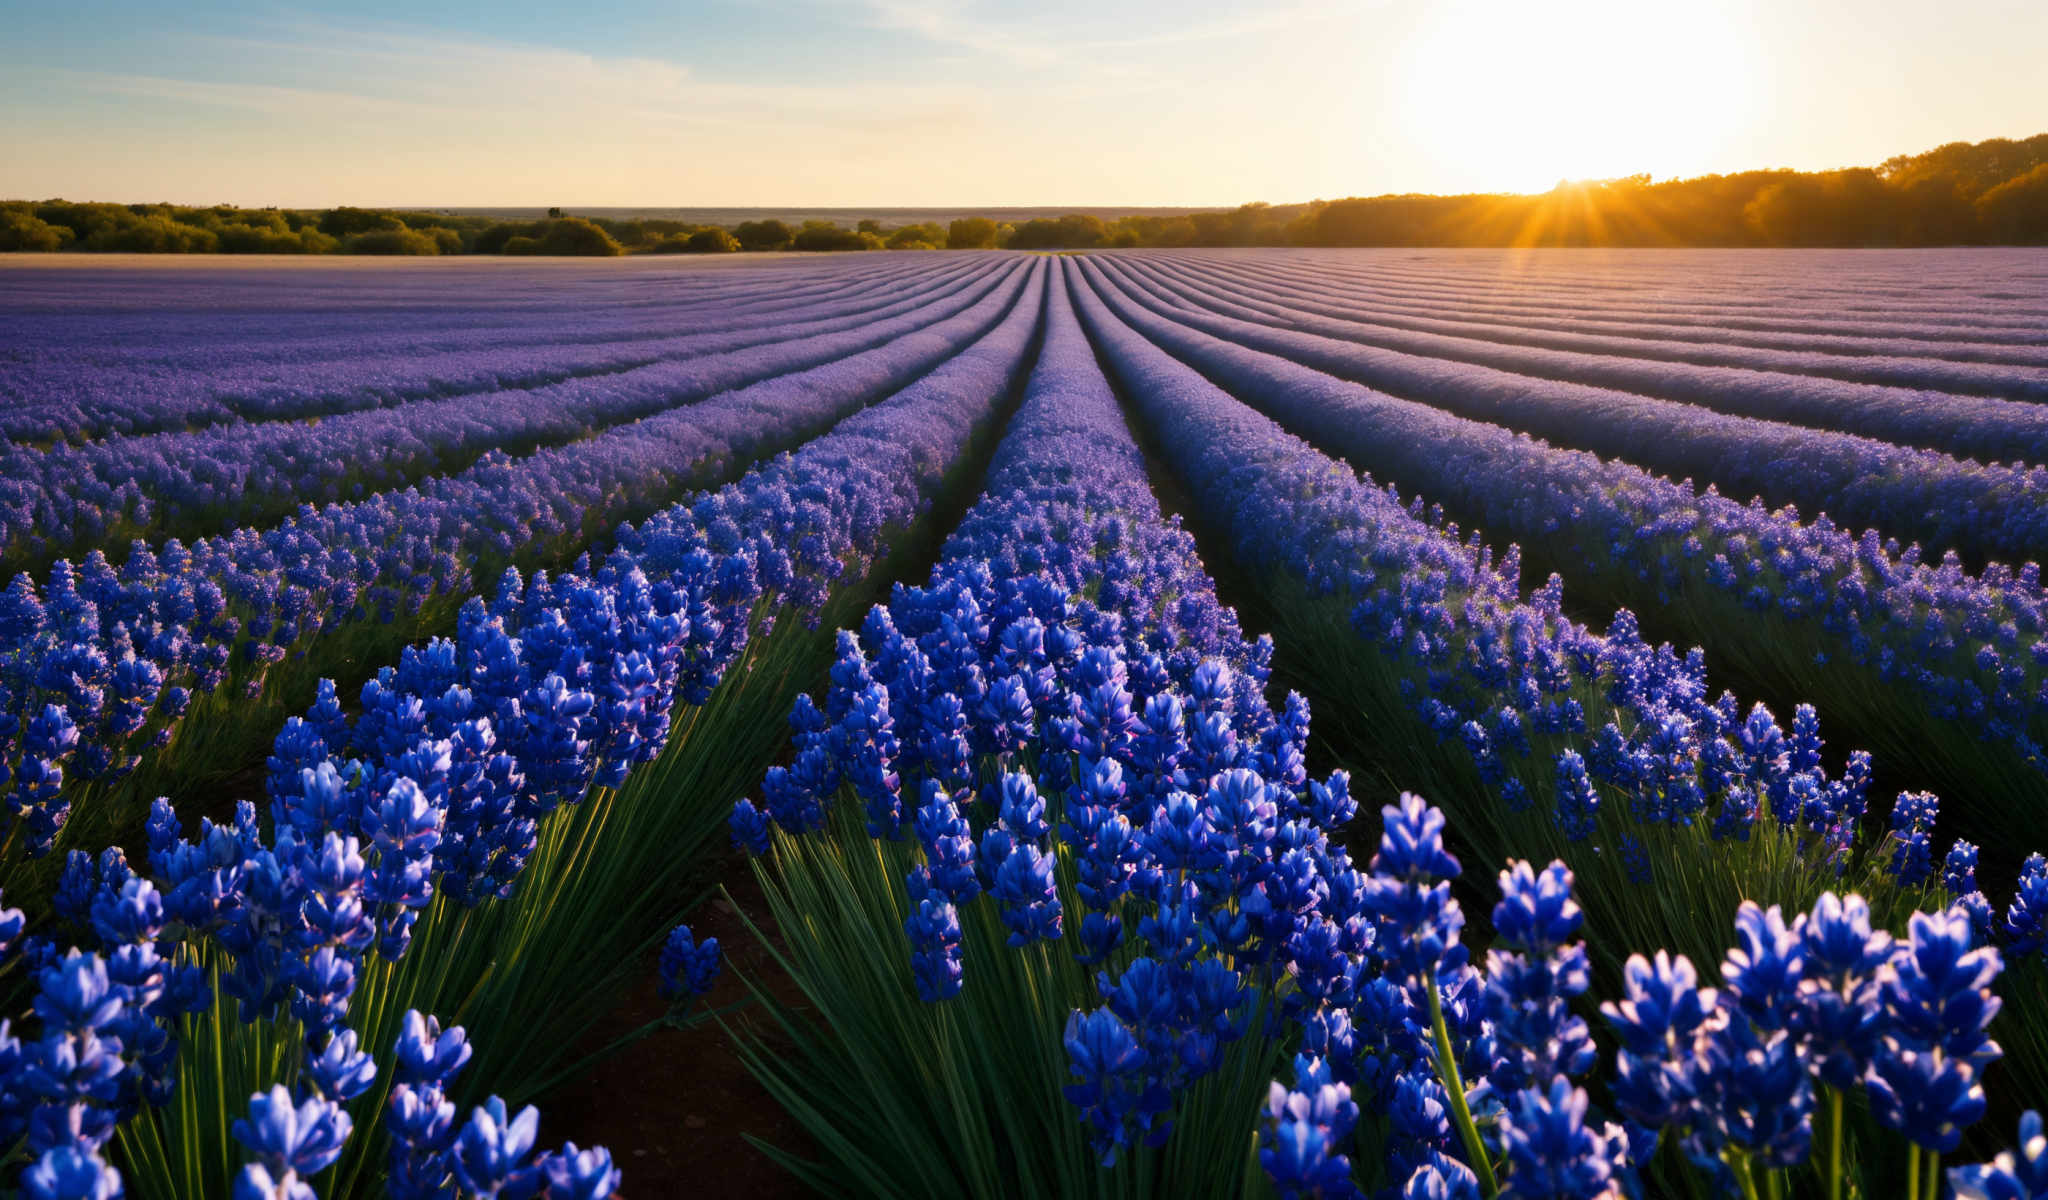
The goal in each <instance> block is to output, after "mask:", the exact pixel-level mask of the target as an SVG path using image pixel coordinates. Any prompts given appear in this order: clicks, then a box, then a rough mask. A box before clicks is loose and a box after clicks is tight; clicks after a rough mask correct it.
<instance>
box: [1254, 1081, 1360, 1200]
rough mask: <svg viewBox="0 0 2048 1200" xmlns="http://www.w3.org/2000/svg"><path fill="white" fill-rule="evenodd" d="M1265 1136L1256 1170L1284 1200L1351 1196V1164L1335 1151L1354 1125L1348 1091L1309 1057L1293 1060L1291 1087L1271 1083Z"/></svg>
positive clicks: (1353, 1193)
mask: <svg viewBox="0 0 2048 1200" xmlns="http://www.w3.org/2000/svg"><path fill="white" fill-rule="evenodd" d="M1266 1120H1267V1122H1268V1124H1267V1131H1266V1133H1267V1136H1266V1138H1265V1143H1264V1145H1262V1146H1261V1148H1260V1150H1259V1164H1260V1165H1261V1166H1263V1167H1264V1168H1265V1169H1266V1176H1267V1178H1269V1179H1271V1180H1272V1182H1273V1186H1274V1188H1275V1189H1276V1190H1277V1191H1278V1192H1279V1193H1280V1195H1281V1196H1283V1197H1286V1198H1288V1200H1295V1198H1300V1200H1309V1198H1318V1200H1335V1198H1337V1197H1347V1196H1356V1195H1358V1194H1359V1193H1358V1191H1357V1189H1356V1187H1355V1186H1354V1185H1353V1184H1352V1182H1351V1161H1350V1160H1349V1159H1348V1158H1346V1157H1345V1156H1344V1155H1343V1154H1342V1153H1340V1152H1339V1151H1340V1148H1341V1147H1342V1146H1343V1145H1344V1142H1345V1140H1346V1139H1347V1138H1349V1137H1350V1136H1351V1130H1352V1127H1353V1126H1355V1125H1356V1124H1357V1123H1358V1105H1356V1104H1354V1103H1353V1102H1352V1100H1351V1089H1350V1088H1349V1087H1347V1086H1345V1085H1344V1084H1342V1083H1339V1082H1336V1081H1335V1080H1333V1079H1332V1078H1331V1077H1330V1068H1329V1064H1328V1063H1327V1062H1326V1061H1324V1060H1322V1059H1318V1058H1315V1057H1313V1056H1310V1055H1299V1056H1297V1057H1296V1058H1295V1060H1294V1087H1293V1088H1291V1089H1290V1088H1288V1087H1286V1086H1285V1085H1283V1084H1280V1083H1274V1084H1273V1085H1272V1088H1271V1091H1270V1092H1269V1094H1268V1097H1267V1101H1266Z"/></svg>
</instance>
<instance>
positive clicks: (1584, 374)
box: [1163, 264, 2048, 463]
mask: <svg viewBox="0 0 2048 1200" xmlns="http://www.w3.org/2000/svg"><path fill="white" fill-rule="evenodd" d="M1163 273H1169V274H1170V277H1171V278H1172V279H1173V281H1174V282H1173V283H1172V284H1171V285H1170V286H1172V287H1174V288H1175V290H1179V291H1183V294H1186V295H1188V296H1190V297H1197V296H1199V297H1202V298H1204V299H1221V300H1226V301H1229V302H1232V303H1235V304H1238V305H1240V306H1243V307H1244V308H1248V309H1251V310H1252V311H1255V312H1259V313H1262V314H1265V315H1266V316H1268V317H1273V316H1279V317H1285V318H1287V319H1288V320H1289V321H1290V322H1293V321H1295V320H1297V319H1300V321H1301V326H1300V327H1302V328H1307V329H1311V330H1312V331H1314V332H1317V333H1321V334H1324V335H1326V336H1337V337H1343V338H1346V339H1347V340H1355V341H1363V342H1365V343H1366V344H1368V345H1374V346H1379V347H1382V348H1384V349H1388V350H1393V351H1397V352H1400V353H1405V354H1418V355H1424V356H1427V357H1431V358H1438V359H1444V360H1447V361H1453V362H1462V363H1469V364H1472V365H1474V366H1482V367H1491V368H1494V369H1497V370H1502V371H1509V372H1512V373H1514V374H1518V375H1526V376H1530V377H1532V378H1537V379H1556V380H1564V381H1569V382H1572V383H1577V384H1584V385H1587V386H1590V387H1597V388H1602V389H1607V390H1611V391H1616V392H1626V393H1631V394H1634V395H1639V396H1653V397H1656V398H1657V399H1660V400H1670V401H1676V402H1678V403H1682V404H1696V405H1699V406H1701V407H1703V408H1709V409H1713V410H1715V411H1718V412H1724V413H1729V414H1731V415H1735V416H1745V417H1759V418H1762V419H1764V420H1767V421H1785V422H1790V423H1793V424H1797V425H1810V426H1814V427H1816V428H1820V429H1836V430H1840V431H1842V432H1845V433H1851V434H1859V435H1862V436H1864V437H1870V438H1876V439H1878V440H1879V441H1886V442H1897V443H1899V444H1901V445H1907V446H1925V447H1927V448H1929V449H1934V450H1941V451H1945V452H1947V453H1949V454H1953V455H1956V456H1957V457H1961V458H1975V459H1979V460H1982V461H1986V462H2026V463H2044V462H2048V413H2043V412H2042V411H2041V409H2040V407H2039V406H2038V405H2037V404H2035V403H2032V402H2033V401H2038V400H2042V399H2048V369H2044V368H2043V367H2041V366H2006V365H1992V364H1985V363H1958V362H1949V361H1945V360H1943V359H1940V358H1937V357H1932V356H1929V357H1914V356H1903V355H1887V354H1882V353H1874V352H1873V351H1872V350H1871V349H1870V348H1865V349H1863V350H1862V351H1861V352H1860V353H1858V354H1855V355H1853V356H1852V355H1842V354H1812V353H1798V352H1788V351H1782V350H1757V349H1749V348H1743V347H1735V346H1714V347H1700V346H1685V347H1680V346H1674V345H1672V344H1669V343H1659V342H1644V341H1641V340H1638V339H1628V338H1607V337H1589V336H1586V335H1569V336H1566V335H1557V334H1550V335H1542V336H1541V337H1538V336H1537V335H1533V334H1530V333H1525V332H1522V331H1515V332H1513V333H1510V334H1508V335H1505V338H1504V339H1503V337H1502V336H1500V335H1492V334H1489V335H1488V336H1485V337H1474V336H1472V335H1471V334H1469V333H1465V332H1459V331H1456V329H1455V326H1451V327H1449V328H1428V329H1413V328H1410V326H1412V325H1414V324H1417V323H1416V322H1403V323H1402V325H1401V326H1399V327H1395V326H1390V325H1388V324H1387V323H1386V322H1385V321H1384V319H1382V318H1380V317H1377V316H1372V315H1370V314H1369V313H1366V312H1360V311H1359V310H1358V309H1357V308H1356V307H1355V305H1354V302H1353V301H1352V300H1350V299H1349V298H1347V297H1344V296H1341V295H1337V294H1332V293H1331V292H1330V291H1327V290H1325V289H1323V288H1321V287H1319V286H1316V287H1309V286H1304V285H1303V284H1302V283H1301V282H1300V281H1299V280H1298V279H1293V278H1276V277H1274V276H1272V275H1270V274H1267V273H1265V272H1263V271H1256V270H1254V269H1238V270H1229V269H1212V268H1209V267H1203V266H1193V265H1189V264H1173V265H1172V266H1171V267H1170V268H1168V271H1167V272H1163ZM1430 324H1432V325H1438V324H1446V325H1447V324H1448V323H1440V322H1432V323H1430ZM1538 341H1541V342H1544V343H1549V344H1543V345H1538V344H1534V343H1536V342H1538Z"/></svg>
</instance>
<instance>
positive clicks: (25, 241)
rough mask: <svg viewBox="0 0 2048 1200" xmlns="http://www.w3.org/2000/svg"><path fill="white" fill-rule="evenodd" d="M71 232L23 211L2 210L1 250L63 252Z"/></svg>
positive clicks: (0, 221) (0, 215)
mask: <svg viewBox="0 0 2048 1200" xmlns="http://www.w3.org/2000/svg"><path fill="white" fill-rule="evenodd" d="M71 238H72V233H71V230H70V229H69V228H68V227H66V226H63V225H52V224H50V223H49V222H48V221H44V220H41V219H39V218H38V217H37V216H36V215H35V214H34V213H31V212H27V211H25V210H22V209H15V208H6V209H0V250H7V251H12V250H62V249H63V248H64V247H65V245H66V244H67V243H69V242H70V241H71Z"/></svg>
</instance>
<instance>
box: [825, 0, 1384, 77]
mask: <svg viewBox="0 0 2048 1200" xmlns="http://www.w3.org/2000/svg"><path fill="white" fill-rule="evenodd" d="M852 3H853V4H854V5H855V6H856V7H857V8H858V9H860V10H861V11H863V12H864V14H865V17H866V20H867V23H868V24H870V25H872V26H873V27H875V28H879V29H885V30H890V31H894V32H899V33H908V34H913V35H915V36H918V37H921V38H924V39H926V40H928V41H931V42H935V43H938V44H941V45H947V46H953V47H956V48H958V49H962V50H966V51H969V52H971V53H975V54H980V55H985V56H989V57H993V58H997V59H1003V60H1006V61H1009V62H1012V63H1016V64H1019V65H1023V66H1034V67H1040V66H1053V65H1061V66H1073V65H1077V62H1078V60H1080V59H1083V58H1088V57H1092V56H1099V55H1103V54H1105V53H1122V54H1128V53H1132V52H1142V51H1147V50H1153V49H1162V48H1168V47H1173V46H1181V45H1187V44H1189V43H1194V42H1209V41H1218V40H1224V39H1233V38H1245V37H1251V36H1254V35H1259V34H1266V33H1273V32H1279V31H1303V32H1305V31H1306V30H1307V28H1308V27H1309V26H1311V25H1313V24H1315V23H1316V22H1319V21H1324V20H1329V19H1332V18H1335V17H1341V16H1346V15H1350V14H1353V13H1357V12H1360V11H1363V10H1366V9H1369V8H1372V7H1376V5H1375V4H1374V3H1373V0H1295V2H1294V3H1286V4H1269V5H1262V6H1260V7H1258V8H1256V9H1252V10H1249V11H1233V12H1229V13H1225V14H1220V15H1217V16H1211V17H1204V18H1197V19H1189V20H1186V21H1183V22H1181V23H1178V24H1175V23H1164V22H1162V23H1157V24H1154V25H1153V26H1152V27H1151V28H1148V29H1147V30H1146V31H1145V32H1142V33H1138V34H1133V35H1131V36H1128V37H1118V38H1101V37H1096V36H1092V32H1093V30H1095V29H1097V28H1099V25H1098V24H1097V23H1095V22H1089V23H1086V24H1080V25H1064V26H1063V25H1059V24H1057V23H1055V24H1053V25H1051V26H1050V27H1048V24H1047V22H1046V19H1045V18H1044V16H1043V15H1042V14H1038V13H1031V14H1030V15H1028V16H1027V17H1026V18H1025V19H1023V20H1017V19H1015V18H1011V19H1008V20H1005V19H1003V18H1001V17H1000V16H998V15H995V14H991V13H989V12H988V11H986V10H985V9H982V8H979V7H977V6H975V5H973V4H970V3H964V2H962V0H852Z"/></svg>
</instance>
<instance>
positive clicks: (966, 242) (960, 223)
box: [946, 217, 996, 250]
mask: <svg viewBox="0 0 2048 1200" xmlns="http://www.w3.org/2000/svg"><path fill="white" fill-rule="evenodd" d="M995 248H996V223H995V222H994V221H991V220H989V219H988V218H987V217H961V218H960V219H959V220H957V221H954V222H953V223H952V224H951V225H949V226H947V227H946V249H948V250H993V249H995Z"/></svg>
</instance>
